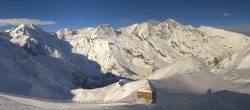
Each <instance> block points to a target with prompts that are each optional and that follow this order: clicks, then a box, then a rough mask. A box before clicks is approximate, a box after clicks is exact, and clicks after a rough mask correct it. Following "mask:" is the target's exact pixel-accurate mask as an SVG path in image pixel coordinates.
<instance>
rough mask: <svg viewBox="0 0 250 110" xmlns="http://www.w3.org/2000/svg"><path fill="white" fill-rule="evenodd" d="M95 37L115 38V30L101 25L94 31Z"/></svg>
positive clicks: (107, 25)
mask: <svg viewBox="0 0 250 110" xmlns="http://www.w3.org/2000/svg"><path fill="white" fill-rule="evenodd" d="M94 33H95V34H96V35H108V36H116V35H117V34H116V32H115V30H114V29H113V28H112V27H111V26H110V25H109V24H101V25H99V26H98V27H97V28H96V29H95V30H94Z"/></svg>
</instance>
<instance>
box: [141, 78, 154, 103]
mask: <svg viewBox="0 0 250 110" xmlns="http://www.w3.org/2000/svg"><path fill="white" fill-rule="evenodd" d="M137 99H144V100H146V101H148V102H150V103H153V102H155V101H156V89H155V87H154V86H153V85H152V83H151V82H150V81H149V80H148V79H146V80H145V82H144V83H143V85H142V86H141V87H140V88H139V89H138V91H137Z"/></svg>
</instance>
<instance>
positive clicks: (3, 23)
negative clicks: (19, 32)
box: [0, 18, 57, 26]
mask: <svg viewBox="0 0 250 110" xmlns="http://www.w3.org/2000/svg"><path fill="white" fill-rule="evenodd" d="M22 23H23V24H26V25H29V24H35V25H53V24H57V23H56V22H54V21H42V20H38V19H28V18H13V19H0V26H7V25H13V26H17V25H20V24H22Z"/></svg>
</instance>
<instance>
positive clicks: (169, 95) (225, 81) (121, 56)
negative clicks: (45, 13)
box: [0, 19, 250, 110]
mask: <svg viewBox="0 0 250 110" xmlns="http://www.w3.org/2000/svg"><path fill="white" fill-rule="evenodd" d="M0 70H1V71H0V92H3V93H11V94H16V95H22V96H31V97H38V98H45V99H52V100H70V101H81V100H83V101H84V100H132V101H134V100H135V99H136V95H135V94H136V92H137V90H138V89H139V87H140V86H141V85H142V83H143V82H144V80H145V79H149V80H150V81H151V82H152V84H153V85H154V86H155V87H156V91H157V92H156V102H155V103H154V104H152V105H150V104H145V103H140V104H138V103H135V104H121V105H119V104H118V105H115V104H114V105H112V106H111V104H110V106H109V104H107V105H98V106H93V105H91V104H90V105H86V106H85V105H84V104H83V105H80V104H78V105H75V106H76V108H71V109H80V108H81V107H84V106H85V107H90V108H93V109H100V108H101V107H102V106H108V109H119V107H121V108H124V109H126V107H128V108H133V107H135V108H137V109H142V108H148V109H190V110H193V109H211V108H215V109H232V110H233V109H242V110H247V109H250V106H249V102H250V95H249V94H250V74H249V71H250V38H249V37H248V36H245V35H243V34H239V33H235V32H229V31H225V30H222V29H216V28H213V27H208V26H201V27H199V28H195V27H192V26H190V25H187V26H186V25H182V24H180V23H178V22H177V21H174V20H172V19H167V20H165V21H163V22H161V23H159V24H152V23H150V22H143V23H137V24H134V25H131V26H128V27H123V28H120V29H117V30H115V29H113V28H112V27H111V26H110V25H109V24H101V25H99V26H98V27H96V28H82V29H78V30H71V29H68V28H65V29H61V30H59V31H57V32H56V33H53V34H51V33H48V32H45V31H44V30H43V29H41V28H40V27H38V26H35V25H29V26H26V25H24V24H21V25H20V26H18V27H16V28H14V29H11V30H7V31H2V32H1V33H0ZM208 90H211V92H212V93H210V92H209V93H208ZM9 97H11V96H5V95H3V94H2V95H0V106H1V103H2V102H5V103H7V104H9V103H14V102H15V103H17V104H16V107H20V106H25V107H28V108H30V109H39V107H40V106H38V105H37V106H36V104H35V105H34V103H33V104H32V105H29V103H25V101H22V100H21V99H18V98H10V99H8V98H9ZM9 100H12V101H14V102H11V101H9ZM20 100H21V101H20ZM27 100H28V99H27ZM48 103H50V102H48ZM23 104H24V105H23ZM181 104H182V105H183V106H182V107H180V106H178V105H181ZM50 105H51V106H54V108H53V107H52V108H49V107H48V108H43V109H70V106H72V105H70V104H69V106H67V105H64V106H61V105H60V104H59V105H53V104H50ZM32 106H35V107H34V108H32ZM59 106H61V107H62V108H57V107H59ZM3 107H4V106H3ZM36 107H37V108H36ZM227 107H228V108H227ZM128 108H127V109H128ZM0 109H1V107H0ZM14 109H15V108H14ZM41 109H42V108H41Z"/></svg>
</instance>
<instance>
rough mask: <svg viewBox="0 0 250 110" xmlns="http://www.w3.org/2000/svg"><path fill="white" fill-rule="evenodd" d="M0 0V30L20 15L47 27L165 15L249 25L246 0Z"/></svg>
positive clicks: (249, 7) (248, 0) (196, 23)
mask: <svg viewBox="0 0 250 110" xmlns="http://www.w3.org/2000/svg"><path fill="white" fill-rule="evenodd" d="M0 2H1V3H0V19H1V20H0V30H3V29H7V28H10V27H12V25H16V24H18V23H20V20H23V19H26V21H25V23H26V22H27V23H30V22H32V20H40V21H38V23H37V22H32V23H34V24H36V23H37V24H38V25H42V26H41V27H43V28H44V29H45V30H47V31H56V30H59V29H61V28H66V27H68V28H71V29H78V28H83V27H96V26H98V25H99V24H101V23H109V24H110V25H111V26H112V27H114V28H115V29H117V28H120V27H122V26H128V25H131V24H133V23H137V22H144V21H147V20H158V21H164V20H165V19H166V18H171V19H174V20H176V21H178V22H180V23H181V24H185V25H187V24H190V25H192V26H195V27H198V26H200V25H208V26H215V27H223V28H224V27H227V28H228V27H230V28H231V27H241V26H244V27H247V28H249V27H250V26H249V25H250V0H1V1H0ZM11 19H15V21H12V20H11ZM8 20H9V21H8ZM18 20H19V21H18ZM27 20H28V21H27ZM6 22H7V23H6ZM10 22H11V23H10ZM13 22H15V23H13ZM249 29H250V28H249Z"/></svg>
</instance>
